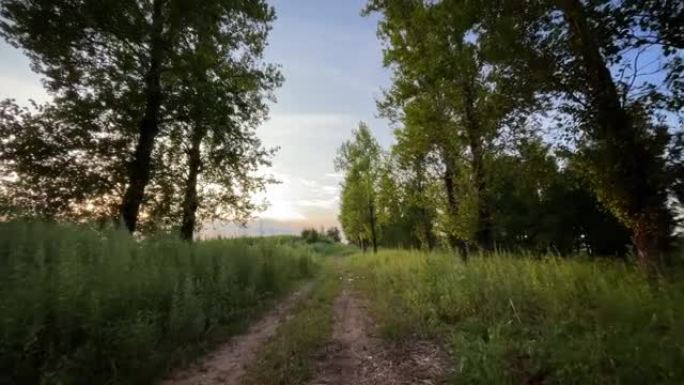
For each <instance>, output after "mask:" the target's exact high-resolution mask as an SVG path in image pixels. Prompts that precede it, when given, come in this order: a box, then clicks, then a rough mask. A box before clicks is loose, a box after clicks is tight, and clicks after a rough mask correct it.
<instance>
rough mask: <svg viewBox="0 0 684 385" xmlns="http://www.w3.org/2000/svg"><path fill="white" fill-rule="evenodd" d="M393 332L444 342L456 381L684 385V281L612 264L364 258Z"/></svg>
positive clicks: (373, 293) (359, 267) (364, 271)
mask: <svg viewBox="0 0 684 385" xmlns="http://www.w3.org/2000/svg"><path fill="white" fill-rule="evenodd" d="M349 263H350V264H351V265H352V266H353V268H354V269H355V270H356V271H357V272H358V274H359V275H362V276H363V277H364V280H362V282H361V283H360V285H361V287H362V289H363V290H364V291H365V292H366V293H367V294H368V295H369V296H370V297H371V298H372V299H373V301H374V304H375V310H376V311H375V314H374V316H375V317H376V318H377V319H378V321H379V322H380V324H381V327H382V330H383V333H384V335H385V336H386V337H388V338H402V337H404V336H408V335H411V334H415V333H417V334H419V335H421V336H424V337H428V338H435V339H437V340H439V341H443V342H444V343H445V344H446V345H447V346H446V347H447V348H448V350H449V352H450V354H451V356H452V359H453V378H452V383H454V384H489V385H495V384H578V385H580V384H581V385H587V384H616V385H617V384H622V385H624V384H634V385H638V384H673V385H675V384H682V381H684V285H682V284H681V282H679V283H678V284H672V283H667V282H654V281H649V279H647V278H646V277H645V276H644V275H642V274H641V273H640V272H638V271H635V269H634V268H632V267H629V266H626V265H623V264H620V263H610V262H582V261H573V260H562V259H557V258H545V259H531V258H522V257H516V256H513V255H505V254H504V255H496V256H489V257H479V258H474V259H472V260H471V261H470V262H469V263H468V264H467V265H466V264H463V263H462V262H460V261H459V260H457V259H456V258H455V257H453V256H449V255H426V254H422V253H417V252H406V251H385V252H381V253H380V254H378V255H369V254H368V255H355V256H353V257H352V258H351V259H350V261H349Z"/></svg>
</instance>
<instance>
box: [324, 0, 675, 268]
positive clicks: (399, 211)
mask: <svg viewBox="0 0 684 385" xmlns="http://www.w3.org/2000/svg"><path fill="white" fill-rule="evenodd" d="M366 12H368V13H371V12H378V13H380V14H381V16H382V18H381V21H380V25H379V34H380V36H382V37H383V39H384V40H385V52H384V56H385V63H386V65H387V66H388V67H389V68H390V69H391V70H392V73H393V83H392V86H391V88H390V89H389V90H388V91H386V93H385V96H384V98H383V99H382V100H381V101H379V103H378V104H379V109H380V111H381V113H382V115H383V116H385V117H387V118H389V119H390V120H391V121H392V122H394V123H395V124H396V127H397V129H396V131H395V138H396V141H395V142H396V143H395V144H394V145H393V147H392V148H391V150H390V151H389V152H388V153H384V152H383V151H382V149H381V148H380V146H378V144H377V143H376V142H375V140H374V139H373V138H372V136H371V134H370V132H369V130H368V128H367V127H365V126H364V125H362V126H361V127H360V128H359V129H358V130H356V131H355V132H354V138H353V139H352V140H351V141H349V142H347V143H345V144H344V145H343V146H342V147H341V148H340V151H339V154H338V159H337V162H336V165H337V167H338V169H340V170H343V171H344V172H345V174H346V178H345V181H344V183H343V192H342V210H341V214H340V221H341V223H342V226H343V230H344V232H345V234H346V235H347V238H348V239H350V240H352V241H354V242H356V243H358V244H360V245H361V246H365V245H369V246H372V247H374V248H376V249H377V247H378V244H382V245H397V244H399V245H403V246H408V247H424V248H432V247H434V246H435V245H436V244H438V243H441V244H444V245H447V246H449V247H451V248H453V249H456V250H459V251H460V253H461V255H462V256H463V257H464V258H465V257H466V256H467V253H468V250H472V249H479V250H484V251H486V250H492V249H493V248H495V247H497V248H523V249H535V250H537V249H541V250H555V251H558V252H562V253H570V252H576V251H586V252H588V253H591V254H624V253H625V251H626V247H625V245H626V244H627V243H631V244H633V246H634V247H635V249H636V255H637V257H638V260H639V261H640V263H641V264H642V265H644V266H652V265H655V264H658V263H660V262H662V258H664V257H665V256H666V255H667V254H668V252H669V251H670V248H671V246H672V241H673V234H674V230H675V228H676V221H675V212H676V210H677V207H681V204H682V202H684V160H683V158H682V150H683V147H684V146H683V141H682V135H683V133H682V127H681V124H682V117H681V108H682V106H683V103H682V102H683V101H684V99H683V98H682V91H684V79H683V77H682V73H683V72H682V71H683V69H684V62H683V60H682V56H681V53H682V51H681V50H682V48H684V39H683V38H684V34H682V29H681V27H678V23H677V21H676V20H677V18H678V17H680V16H681V15H682V13H683V12H684V6H683V5H682V3H681V2H675V1H650V0H621V1H617V2H616V1H608V0H596V1H593V0H592V1H582V0H507V1H489V0H488V1H470V0H469V1H465V0H442V1H437V2H436V1H427V0H372V1H370V3H369V4H368V6H367V9H366ZM644 61H647V63H644ZM678 125H679V126H678Z"/></svg>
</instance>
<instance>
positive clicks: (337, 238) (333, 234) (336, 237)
mask: <svg viewBox="0 0 684 385" xmlns="http://www.w3.org/2000/svg"><path fill="white" fill-rule="evenodd" d="M325 236H326V237H328V238H329V239H330V240H331V241H332V242H334V243H340V242H342V235H341V234H340V229H338V228H337V227H331V228H329V229H328V230H326V231H325Z"/></svg>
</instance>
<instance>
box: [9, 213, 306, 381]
mask: <svg viewBox="0 0 684 385" xmlns="http://www.w3.org/2000/svg"><path fill="white" fill-rule="evenodd" d="M316 266H317V265H316V262H314V258H313V254H312V252H311V250H310V249H309V248H308V247H307V246H304V245H302V244H296V243H292V242H289V241H285V240H282V239H272V240H271V239H237V240H217V241H205V242H198V243H196V244H192V245H191V244H188V243H185V242H182V241H179V240H176V239H172V238H163V237H162V238H154V239H147V240H144V241H136V240H134V239H133V238H132V237H130V236H129V235H128V234H126V233H124V232H119V231H113V230H111V231H104V232H98V231H95V230H92V229H89V228H87V227H82V226H55V225H49V224H45V223H39V222H10V223H1V224H0V337H1V338H0V384H69V385H72V384H73V385H78V384H148V383H150V381H151V380H152V379H153V378H155V377H156V376H158V375H159V374H160V373H162V372H164V371H165V370H166V369H167V368H168V367H170V366H171V365H174V364H176V363H180V362H182V361H185V360H189V359H192V358H194V357H195V356H196V355H197V354H199V353H201V352H202V351H203V350H204V349H206V348H209V347H211V346H212V344H214V343H217V342H219V341H221V340H223V339H225V337H227V336H228V335H231V334H233V333H235V332H237V331H239V330H240V329H241V328H242V327H243V326H244V325H245V324H246V323H247V322H248V321H249V320H250V318H251V317H252V316H253V315H254V314H255V313H256V312H258V310H259V309H261V308H263V307H264V306H265V304H267V303H268V302H269V301H272V300H273V299H275V298H277V297H278V296H280V295H281V294H284V293H285V292H287V291H289V290H290V289H291V288H292V286H293V285H295V284H296V282H298V281H301V280H302V279H306V278H309V277H311V276H312V275H313V274H314V272H315V270H316V269H317V267H316Z"/></svg>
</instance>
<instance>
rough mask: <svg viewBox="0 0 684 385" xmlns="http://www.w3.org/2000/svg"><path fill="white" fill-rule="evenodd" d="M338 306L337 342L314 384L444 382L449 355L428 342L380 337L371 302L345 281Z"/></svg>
mask: <svg viewBox="0 0 684 385" xmlns="http://www.w3.org/2000/svg"><path fill="white" fill-rule="evenodd" d="M344 281H345V282H344V284H343V289H342V291H341V294H340V295H339V296H338V298H337V299H336V302H335V325H334V329H333V336H332V343H331V344H330V345H329V346H328V347H327V348H326V349H325V350H324V352H323V353H322V354H321V357H319V362H318V365H317V374H316V376H315V378H314V380H313V381H311V382H310V385H409V384H423V385H429V384H441V383H443V381H444V380H445V378H446V376H447V367H448V360H449V357H448V356H447V354H446V353H445V352H444V350H442V349H441V348H440V347H439V346H437V345H436V344H434V343H430V342H427V341H411V342H409V341H404V342H403V343H388V342H385V341H383V340H382V339H381V338H379V337H378V336H377V330H376V329H377V327H376V325H375V324H374V322H373V321H372V319H371V318H370V316H369V314H368V305H367V302H366V301H365V300H364V299H363V298H362V297H361V296H360V295H359V293H357V292H355V291H354V290H353V289H352V288H351V287H350V286H351V285H350V283H349V282H350V281H351V279H345V280H344Z"/></svg>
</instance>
